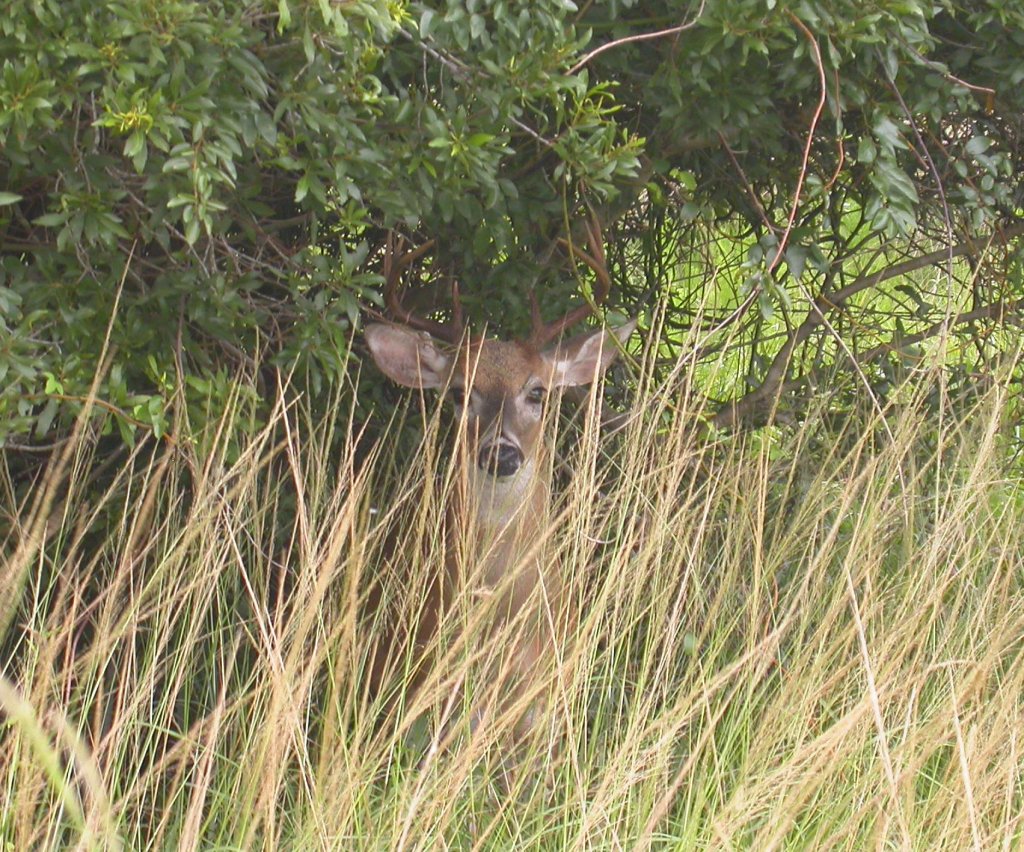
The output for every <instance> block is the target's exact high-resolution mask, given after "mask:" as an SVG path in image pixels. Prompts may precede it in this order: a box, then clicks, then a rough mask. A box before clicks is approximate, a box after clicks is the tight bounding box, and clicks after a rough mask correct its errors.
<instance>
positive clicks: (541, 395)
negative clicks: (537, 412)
mask: <svg viewBox="0 0 1024 852" xmlns="http://www.w3.org/2000/svg"><path fill="white" fill-rule="evenodd" d="M547 395H548V391H547V388H540V387H537V388H534V389H533V390H531V391H530V392H529V393H527V394H526V401H527V402H528V403H530V405H543V404H544V400H545V398H546V397H547Z"/></svg>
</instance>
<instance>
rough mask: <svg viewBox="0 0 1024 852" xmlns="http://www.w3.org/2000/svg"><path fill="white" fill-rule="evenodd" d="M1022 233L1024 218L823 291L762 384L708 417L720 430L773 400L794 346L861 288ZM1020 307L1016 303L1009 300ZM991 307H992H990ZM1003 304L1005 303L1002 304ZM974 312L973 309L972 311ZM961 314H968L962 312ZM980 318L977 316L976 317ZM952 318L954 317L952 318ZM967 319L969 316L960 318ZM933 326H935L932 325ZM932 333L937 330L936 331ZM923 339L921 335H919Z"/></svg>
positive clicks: (872, 285) (780, 390)
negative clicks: (989, 233)
mask: <svg viewBox="0 0 1024 852" xmlns="http://www.w3.org/2000/svg"><path fill="white" fill-rule="evenodd" d="M1022 234H1024V221H1017V222H1015V223H1014V224H1012V225H1010V226H1008V227H1006V228H1002V229H1000V230H999V231H996V232H994V233H993V234H991V235H990V236H988V237H987V238H986V239H984V240H965V241H964V242H962V243H959V244H958V245H955V246H952V247H951V248H944V249H940V250H938V251H934V252H929V253H928V254H924V255H921V256H920V257H916V258H913V259H912V260H906V261H903V262H902V263H897V264H894V265H893V266H889V267H887V268H885V269H882V270H879V271H878V272H873V273H871V274H870V275H863V276H861V277H860V278H858V279H856V280H855V281H852V282H851V283H849V284H847V285H846V286H845V287H843V288H841V289H839V290H836V291H835V292H834V293H822V294H821V295H820V296H818V297H817V298H816V299H814V301H813V302H812V304H811V308H810V310H809V311H808V312H807V315H806V316H805V317H804V319H803V322H801V323H800V325H799V326H797V327H796V328H795V329H794V330H793V332H792V333H791V334H790V335H789V337H788V339H787V340H786V342H785V343H784V344H783V346H782V348H781V349H780V350H779V352H778V353H777V354H776V356H775V358H774V359H773V360H772V363H771V365H770V366H769V367H768V371H767V372H766V373H765V377H764V381H763V382H762V383H761V385H760V386H759V387H757V388H755V389H754V390H752V391H750V393H748V394H745V395H744V396H741V397H740V398H739V399H736V400H734V401H733V402H731V403H728V404H726V405H725V406H723V407H722V408H721V409H720V410H719V411H718V412H717V413H716V414H715V415H714V417H713V418H712V419H711V422H712V423H713V424H714V425H715V426H717V427H719V428H722V429H728V428H732V427H734V426H736V425H737V424H738V423H740V422H741V421H742V420H744V419H747V418H749V417H750V416H751V415H752V414H753V413H755V412H757V411H759V410H762V409H763V408H764V407H765V406H766V405H768V404H770V403H773V402H774V401H775V400H776V399H777V398H778V396H779V394H780V393H781V392H782V390H783V389H784V387H785V379H786V373H787V372H788V370H789V365H790V362H791V360H792V357H793V353H794V352H795V351H796V348H797V347H798V346H799V345H800V344H801V343H803V342H804V341H805V340H807V338H809V337H810V336H811V334H813V333H814V331H815V330H816V329H817V328H818V326H820V325H821V324H822V323H823V322H824V321H825V314H826V313H828V312H829V311H832V310H835V309H836V308H839V307H842V306H843V305H844V304H845V303H846V302H847V301H848V300H849V299H850V298H851V297H852V296H854V295H856V294H857V293H860V292H861V291H863V290H869V289H871V288H872V287H876V286H878V285H879V284H880V283H882V282H883V281H887V280H889V279H890V278H898V277H900V276H901V275H906V274H907V273H909V272H913V271H915V270H918V269H923V268H925V267H928V266H934V265H936V264H939V263H943V262H948V261H949V260H951V259H952V258H954V257H961V256H963V255H965V254H969V253H971V252H972V251H974V250H976V249H977V247H978V245H979V243H1000V244H1004V243H1007V242H1009V241H1010V240H1012V239H1014V238H1016V237H1019V236H1021V235H1022ZM1012 304H1013V305H1014V306H1019V304H1020V303H1019V302H1014V303H1012ZM990 307H991V306H990ZM1004 307H1005V306H1004ZM972 313H973V312H972ZM960 316H961V317H964V316H967V315H965V314H961V315H960ZM976 318H980V317H976ZM954 319H955V318H954ZM963 321H964V322H968V321H969V319H965V320H963ZM933 328H936V327H935V326H933ZM935 333H938V332H937V331H936V332H935ZM922 339H923V338H922Z"/></svg>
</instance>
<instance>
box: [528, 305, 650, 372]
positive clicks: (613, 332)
mask: <svg viewBox="0 0 1024 852" xmlns="http://www.w3.org/2000/svg"><path fill="white" fill-rule="evenodd" d="M635 328H636V320H635V319H633V320H630V321H629V322H627V323H626V324H625V325H620V326H619V327H618V328H616V329H608V330H604V329H602V330H600V331H594V332H589V333H587V334H582V335H579V336H577V337H573V338H571V339H570V340H567V341H565V342H564V343H560V344H558V345H556V346H553V347H552V348H550V349H546V350H545V351H544V352H543V353H542V355H543V357H544V360H545V361H547V362H548V364H549V366H550V369H551V386H552V387H572V386H575V385H586V384H589V383H590V382H592V381H594V379H596V378H597V377H598V376H599V375H601V373H603V372H604V371H605V370H606V369H607V367H608V365H609V364H611V362H612V361H614V360H615V356H616V355H618V354H619V347H620V346H622V345H624V344H625V342H626V341H627V340H628V339H629V336H630V335H631V334H632V333H633V330H634V329H635Z"/></svg>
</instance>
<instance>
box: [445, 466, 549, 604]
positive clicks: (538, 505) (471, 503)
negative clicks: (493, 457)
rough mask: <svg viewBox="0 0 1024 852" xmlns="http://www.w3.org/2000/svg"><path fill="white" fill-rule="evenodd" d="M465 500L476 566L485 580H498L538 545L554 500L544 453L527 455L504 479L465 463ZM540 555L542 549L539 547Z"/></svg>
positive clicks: (467, 539) (465, 518) (467, 532)
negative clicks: (549, 507)
mask: <svg viewBox="0 0 1024 852" xmlns="http://www.w3.org/2000/svg"><path fill="white" fill-rule="evenodd" d="M465 470H466V478H465V488H464V492H463V495H462V497H463V499H462V505H461V507H460V508H461V512H460V515H461V518H460V521H461V524H462V527H463V530H462V531H463V535H464V536H465V539H464V541H465V542H466V544H468V545H469V546H470V548H471V551H472V557H473V561H474V562H475V563H476V565H475V566H474V568H475V571H479V572H481V573H480V574H477V576H480V577H482V578H483V581H484V583H485V584H486V585H491V586H493V585H497V584H498V582H500V580H501V578H502V577H503V576H504V575H505V573H506V571H507V570H508V568H509V567H510V566H515V565H518V564H520V563H521V562H522V560H523V559H524V558H525V557H526V556H527V554H528V553H530V552H531V550H536V548H537V545H538V541H539V538H540V534H541V532H542V530H543V526H544V523H545V521H546V517H547V512H548V503H549V491H550V489H549V484H548V481H547V476H548V471H547V464H546V461H545V459H544V457H543V456H542V455H540V454H535V455H534V456H532V457H530V458H528V459H527V460H526V462H524V464H523V466H522V467H521V468H520V469H519V471H517V472H516V474H515V475H513V476H509V477H506V478H503V479H495V478H494V477H493V476H490V475H489V474H487V473H485V472H484V471H481V470H480V469H479V468H478V467H476V466H475V465H470V466H467V467H466V468H465ZM538 558H539V553H538Z"/></svg>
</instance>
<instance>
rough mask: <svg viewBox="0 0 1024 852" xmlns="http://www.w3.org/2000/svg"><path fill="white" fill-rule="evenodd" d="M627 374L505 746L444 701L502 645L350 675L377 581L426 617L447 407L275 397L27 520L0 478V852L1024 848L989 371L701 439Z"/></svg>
mask: <svg viewBox="0 0 1024 852" xmlns="http://www.w3.org/2000/svg"><path fill="white" fill-rule="evenodd" d="M648 372H650V371H645V370H641V374H642V375H641V390H640V392H639V394H638V398H639V399H640V400H642V404H640V405H638V408H637V416H636V417H634V418H633V420H632V421H631V422H630V423H629V425H628V426H627V427H626V429H625V430H624V432H622V433H621V434H620V435H618V436H617V437H616V438H615V439H612V440H611V441H608V440H603V439H602V438H601V434H600V430H599V429H598V428H597V427H596V425H595V418H594V417H593V416H590V417H589V418H586V417H585V418H584V419H583V421H582V422H581V424H580V425H579V428H578V429H577V430H576V431H575V432H573V440H572V441H571V442H569V443H570V444H571V445H572V447H571V449H570V450H568V451H567V454H565V455H564V456H563V458H562V459H561V461H562V463H564V464H565V465H567V466H568V467H570V468H571V469H572V470H573V471H574V475H573V477H572V478H571V480H570V481H569V483H568V485H567V486H566V488H565V490H564V492H563V493H562V494H561V495H560V499H559V502H558V505H557V507H556V509H555V517H556V523H554V524H552V525H551V528H550V530H549V531H548V533H547V536H546V540H545V542H544V544H545V546H546V547H548V548H549V553H550V556H549V558H550V560H551V564H553V565H559V566H561V570H563V571H564V572H565V574H566V576H567V577H568V578H569V584H570V589H571V595H572V598H573V600H574V601H575V603H576V608H575V611H576V613H577V615H576V617H575V622H574V629H573V631H572V632H573V637H574V638H573V641H571V642H567V643H565V645H564V646H563V647H562V648H560V649H559V652H558V653H557V654H555V655H553V659H552V660H551V661H550V666H549V668H548V669H547V670H546V671H544V672H543V673H542V676H541V677H539V678H538V684H539V687H543V689H544V693H545V695H546V702H547V703H546V707H547V710H546V714H545V718H544V720H543V721H542V723H541V724H539V725H537V727H536V728H535V730H534V732H533V734H532V736H531V738H530V741H529V742H528V743H527V745H526V748H527V750H528V752H529V753H525V754H519V755H518V756H517V758H518V759H517V761H516V762H515V763H514V764H513V765H511V766H510V765H509V762H507V761H503V760H502V757H503V754H504V752H503V745H502V743H503V738H504V737H505V736H506V735H507V733H508V729H509V727H510V725H511V722H510V721H509V720H508V719H502V718H496V719H493V720H491V723H490V724H489V725H487V726H485V728H484V729H482V730H479V731H477V732H475V733H473V734H472V735H470V734H469V733H468V732H467V726H466V725H465V724H461V722H460V719H461V718H462V716H463V715H464V714H463V713H462V711H463V710H464V705H465V703H466V702H467V701H468V700H469V698H467V696H472V695H473V694H474V691H480V690H484V689H486V687H487V684H486V683H480V682H475V681H474V678H478V679H479V672H480V671H488V670H489V669H487V668H486V667H484V668H481V666H480V660H479V659H478V658H479V657H480V656H486V654H487V652H488V651H489V650H493V645H492V646H490V647H481V646H480V645H479V643H478V644H472V643H471V644H469V645H466V644H465V643H461V644H460V641H459V637H460V636H461V635H465V633H464V630H463V631H461V632H460V631H458V630H457V631H454V632H453V633H452V635H451V636H450V637H449V638H450V639H451V640H452V641H451V643H450V644H448V645H447V646H446V647H445V648H442V649H440V651H441V653H442V656H443V657H444V660H445V664H444V665H442V666H439V667H438V670H437V672H436V673H435V675H434V676H433V678H432V679H431V680H430V681H429V682H428V683H427V684H426V686H425V687H424V688H423V689H422V690H420V691H419V692H417V693H416V694H415V695H410V696H403V695H402V694H401V692H402V691H401V683H402V678H403V668H402V661H397V663H396V667H395V670H394V673H393V679H392V686H393V687H395V689H396V692H395V694H392V695H390V696H388V701H387V702H385V700H384V698H381V697H377V696H374V695H371V694H369V693H368V692H367V690H366V688H365V680H366V679H365V677H363V670H364V669H365V667H366V664H367V657H368V649H369V645H370V643H369V641H368V635H367V631H368V630H370V631H372V626H370V627H367V625H366V623H365V622H361V617H360V612H361V607H360V596H361V595H362V594H364V592H365V590H366V588H367V584H368V583H369V581H370V580H371V579H372V578H375V577H377V578H379V577H380V576H381V575H382V573H384V575H385V586H386V587H387V588H388V589H389V595H391V598H390V600H391V602H392V603H393V604H394V605H396V606H397V605H399V602H401V604H402V605H404V606H406V607H415V605H416V602H417V601H416V595H415V588H417V587H419V586H418V585H417V584H419V583H422V582H424V579H423V578H424V576H425V574H426V572H429V571H430V570H431V566H432V565H435V564H436V560H437V559H438V558H440V553H441V550H442V548H443V542H442V541H441V536H440V534H439V532H438V530H439V528H440V519H441V517H442V515H443V511H444V499H445V494H446V488H448V487H449V483H450V480H451V476H452V471H451V468H450V465H449V463H448V456H447V455H446V454H445V453H444V452H443V449H442V448H441V444H442V443H443V442H441V441H438V440H437V437H436V432H437V430H438V422H439V421H438V420H437V418H436V417H435V416H434V415H432V414H431V415H428V416H426V417H425V419H424V421H423V423H422V424H421V425H422V426H423V427H424V428H425V432H426V434H427V436H428V438H427V441H426V444H425V446H424V449H423V450H422V451H421V452H420V453H419V454H417V455H414V456H413V458H412V461H411V462H410V461H408V460H406V461H404V462H403V461H400V460H399V459H398V458H397V457H396V456H394V454H393V453H392V451H391V444H389V443H388V442H386V441H385V442H382V443H379V444H377V445H375V448H374V449H373V450H372V451H371V452H370V453H369V454H368V455H367V454H366V453H365V452H364V451H365V447H366V442H359V441H357V439H356V436H355V435H353V430H352V429H351V428H350V424H349V422H348V421H347V420H346V419H345V418H344V417H341V418H339V419H338V421H337V422H332V423H316V422H311V421H310V419H309V418H308V417H307V416H305V415H304V414H303V409H302V407H301V404H298V405H292V406H291V407H289V406H286V405H284V404H282V405H280V406H278V408H277V409H276V411H275V413H274V416H273V418H272V422H271V423H270V424H269V425H268V426H267V427H266V428H263V429H261V430H260V431H258V432H257V433H256V434H255V435H254V436H253V437H252V438H251V439H250V440H248V441H247V442H246V444H245V445H244V447H243V448H242V450H241V452H240V453H238V454H237V457H232V456H229V454H228V451H227V450H228V444H227V441H226V438H225V436H227V435H229V434H231V433H232V428H231V427H232V421H233V420H234V419H236V418H241V417H245V416H246V413H245V412H244V411H243V410H241V407H239V408H238V409H237V410H233V411H230V412H228V413H226V414H225V416H224V428H223V429H222V431H221V432H220V433H219V434H211V435H208V436H206V438H205V443H204V444H203V446H202V449H201V450H200V449H198V448H196V447H193V446H189V445H182V446H176V447H168V448H164V449H161V450H160V451H157V452H148V453H147V452H144V451H141V450H140V451H139V452H136V453H135V454H133V455H132V456H131V457H130V458H129V459H128V460H127V461H126V462H124V463H123V464H120V465H118V466H117V467H116V468H108V469H107V471H106V473H105V478H102V479H99V480H97V479H92V478H90V477H91V472H93V471H95V470H96V467H97V465H98V464H100V463H101V462H102V460H101V459H97V458H96V457H95V455H94V451H93V450H90V448H89V445H88V444H87V443H86V442H84V441H82V442H79V444H78V445H77V447H76V448H75V452H74V453H73V454H71V455H70V456H69V459H68V463H67V464H66V465H65V466H64V467H63V469H62V470H59V471H56V472H55V473H53V474H52V476H56V477H58V478H59V481H51V482H49V483H48V486H50V487H51V490H52V495H53V498H54V499H53V500H51V501H49V502H48V504H47V503H46V501H44V502H42V503H40V502H38V501H37V504H36V505H37V506H39V507H40V508H39V510H38V511H41V512H44V514H45V517H33V513H32V510H31V505H32V504H31V501H29V502H28V503H24V502H23V503H18V502H17V501H16V500H15V498H14V497H13V496H11V495H13V494H14V493H15V489H14V487H13V484H12V483H10V482H8V483H6V486H5V488H4V493H5V494H7V495H8V496H7V497H6V498H5V500H6V502H7V505H5V507H4V511H5V513H6V514H7V516H8V517H10V518H12V519H14V520H13V524H12V535H11V538H10V540H9V541H8V545H7V547H6V549H5V551H4V554H5V563H4V565H3V571H4V572H5V577H6V578H11V577H15V578H17V577H22V578H23V582H22V583H21V585H20V586H18V584H14V586H13V587H15V588H18V589H19V593H18V594H17V595H12V599H10V600H7V601H4V602H3V605H4V606H5V607H6V609H5V613H6V616H7V619H6V620H7V621H8V622H9V623H10V624H11V627H10V629H9V635H8V636H7V639H6V644H5V646H4V647H5V648H6V651H5V655H6V656H5V658H4V660H3V675H2V677H0V708H2V711H3V727H2V729H0V788H2V796H3V801H4V809H3V814H2V816H0V841H2V844H3V848H5V849H16V850H21V849H46V848H74V847H79V846H81V847H84V848H95V849H107V848H116V847H118V846H120V847H122V848H126V849H150V848H153V849H163V848H174V849H213V848H217V849H253V848H266V849H354V848H372V849H383V848H402V849H413V848H448V847H458V848H550V849H573V848H611V849H615V848H634V847H641V848H646V847H652V846H656V847H659V848H660V847H661V846H663V845H665V844H669V845H672V846H675V847H678V848H742V849H757V850H764V849H773V848H782V847H785V848H814V849H830V848H840V849H862V848H879V847H892V848H906V849H929V850H931V849H956V850H961V849H970V848H977V849H1000V848H1005V849H1012V848H1019V846H1020V844H1021V841H1022V838H1024V822H1022V816H1021V813H1022V806H1024V759H1022V754H1024V742H1022V739H1024V658H1022V653H1024V597H1022V595H1021V587H1022V583H1024V556H1022V554H1024V541H1022V539H1024V494H1022V489H1021V484H1020V480H1019V479H1018V478H1017V475H1016V474H1011V471H1013V470H1016V471H1018V472H1019V466H1018V467H1017V468H1013V467H1012V465H1011V463H1010V460H1009V452H1008V449H1007V446H1006V439H1005V435H1006V411H1007V398H1006V394H1007V390H1006V387H1007V386H1006V385H1005V384H1002V385H998V384H997V386H996V387H994V388H993V390H992V391H991V392H989V393H988V394H987V395H986V396H985V397H984V398H983V399H981V400H980V401H978V402H977V403H975V404H973V405H972V407H971V408H970V410H968V411H966V412H961V413H959V414H954V413H953V412H952V410H951V409H950V410H946V411H945V412H944V414H943V416H942V417H940V418H936V417H933V416H930V415H928V414H927V413H926V407H925V405H924V401H925V395H926V393H927V392H928V391H929V390H931V389H932V384H931V383H930V382H928V381H921V382H919V386H918V387H916V388H915V387H908V388H907V389H905V391H904V392H903V394H902V396H901V400H902V401H901V404H900V405H899V407H898V408H893V409H892V410H889V411H887V412H886V413H885V414H884V416H883V415H882V414H878V415H877V416H875V417H874V419H873V420H870V419H869V422H863V423H860V424H859V425H857V426H853V425H851V426H849V427H848V428H847V429H846V431H844V432H842V433H840V434H835V435H833V436H831V437H830V438H829V439H828V440H824V441H823V440H822V431H821V428H820V423H819V422H818V421H817V420H816V419H813V418H812V419H811V420H809V422H808V424H807V425H806V426H804V427H803V428H801V429H797V430H795V431H794V432H787V433H783V432H776V431H771V430H765V431H763V432H761V433H758V434H756V435H752V436H748V437H745V438H724V437H723V438H721V439H718V440H709V439H707V438H706V437H705V438H702V439H700V440H698V439H697V438H696V437H695V432H694V429H693V428H692V427H693V424H694V423H695V422H696V420H697V418H698V413H697V412H695V411H688V410H686V402H685V397H684V395H683V394H682V393H681V392H680V390H679V387H680V386H682V383H681V382H675V383H673V384H670V385H668V386H662V387H654V386H652V385H650V383H649V382H645V380H644V379H643V374H645V373H648ZM592 413H593V412H591V415H592ZM564 444H565V442H562V445H563V446H564ZM339 447H340V450H339V449H338V448H339ZM99 485H101V486H102V488H101V489H100V490H98V488H99ZM396 529H397V530H399V533H398V538H397V539H396V538H395V536H396V533H395V530H396ZM33 531H37V532H38V533H39V534H38V535H37V536H36V537H35V538H33V537H32V535H33ZM395 541H398V542H399V543H398V544H397V545H395V544H394V542H395ZM396 547H397V554H398V558H396V557H395V556H394V555H392V556H391V557H390V558H389V557H387V554H388V553H389V552H390V551H392V550H394V549H395V548H396ZM402 559H404V560H405V566H404V567H406V568H408V567H409V565H410V564H411V569H410V570H411V573H412V576H413V579H412V581H406V582H405V583H404V584H403V586H404V591H403V587H400V586H399V585H397V583H396V579H397V577H398V576H399V575H398V574H394V575H391V574H388V573H387V572H392V571H395V570H396V568H395V565H396V564H397V563H399V562H401V561H402ZM17 560H20V562H18V564H15V562H16V561H17ZM16 607H17V609H16ZM461 627H462V628H464V627H465V625H461ZM494 642H495V643H497V644H498V645H500V637H499V639H496V640H494ZM474 655H475V656H474ZM442 716H445V717H447V718H448V719H449V720H451V719H454V720H455V722H454V724H448V725H438V724H435V723H436V722H437V720H438V719H440V718H441V717H442ZM556 743H557V744H558V745H559V748H557V749H555V748H553V746H554V745H555V744H556ZM499 779H500V780H501V783H498V781H499Z"/></svg>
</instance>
